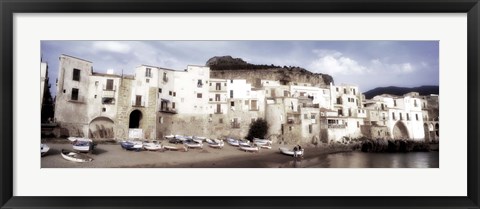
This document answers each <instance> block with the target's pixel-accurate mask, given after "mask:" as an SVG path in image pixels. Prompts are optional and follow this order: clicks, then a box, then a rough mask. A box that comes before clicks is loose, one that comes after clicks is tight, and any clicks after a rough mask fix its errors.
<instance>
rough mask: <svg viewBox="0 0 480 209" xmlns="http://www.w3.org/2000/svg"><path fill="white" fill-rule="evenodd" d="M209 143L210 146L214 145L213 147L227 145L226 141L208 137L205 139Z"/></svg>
mask: <svg viewBox="0 0 480 209" xmlns="http://www.w3.org/2000/svg"><path fill="white" fill-rule="evenodd" d="M205 141H206V142H207V144H208V146H209V147H212V148H219V149H221V148H223V146H224V145H225V143H224V142H223V141H222V140H217V139H214V140H211V139H206V140H205Z"/></svg>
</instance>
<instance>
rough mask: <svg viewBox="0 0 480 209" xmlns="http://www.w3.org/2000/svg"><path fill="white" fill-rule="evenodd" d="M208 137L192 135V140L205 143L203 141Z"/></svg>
mask: <svg viewBox="0 0 480 209" xmlns="http://www.w3.org/2000/svg"><path fill="white" fill-rule="evenodd" d="M206 139H207V137H203V136H194V137H192V140H193V141H195V142H197V143H203V141H205V140H206Z"/></svg>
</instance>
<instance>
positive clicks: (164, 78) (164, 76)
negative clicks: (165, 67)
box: [163, 72, 168, 82]
mask: <svg viewBox="0 0 480 209" xmlns="http://www.w3.org/2000/svg"><path fill="white" fill-rule="evenodd" d="M163 81H164V82H167V81H168V77H167V72H163Z"/></svg>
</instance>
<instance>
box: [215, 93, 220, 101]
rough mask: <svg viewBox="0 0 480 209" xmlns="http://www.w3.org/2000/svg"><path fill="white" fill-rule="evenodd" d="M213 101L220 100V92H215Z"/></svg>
mask: <svg viewBox="0 0 480 209" xmlns="http://www.w3.org/2000/svg"><path fill="white" fill-rule="evenodd" d="M215 101H217V102H218V101H220V94H215Z"/></svg>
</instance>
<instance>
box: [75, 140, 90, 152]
mask: <svg viewBox="0 0 480 209" xmlns="http://www.w3.org/2000/svg"><path fill="white" fill-rule="evenodd" d="M73 149H74V150H75V151H78V152H92V151H93V149H95V143H93V141H92V140H91V139H89V140H76V141H74V142H73Z"/></svg>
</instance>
